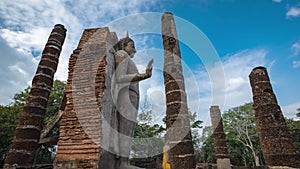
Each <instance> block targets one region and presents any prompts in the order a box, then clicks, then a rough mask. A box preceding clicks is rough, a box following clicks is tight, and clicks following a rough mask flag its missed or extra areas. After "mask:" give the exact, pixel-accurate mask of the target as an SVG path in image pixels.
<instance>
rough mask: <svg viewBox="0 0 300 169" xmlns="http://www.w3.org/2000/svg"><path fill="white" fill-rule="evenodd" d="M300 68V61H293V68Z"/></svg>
mask: <svg viewBox="0 0 300 169" xmlns="http://www.w3.org/2000/svg"><path fill="white" fill-rule="evenodd" d="M297 67H300V61H299V60H294V61H293V68H297Z"/></svg>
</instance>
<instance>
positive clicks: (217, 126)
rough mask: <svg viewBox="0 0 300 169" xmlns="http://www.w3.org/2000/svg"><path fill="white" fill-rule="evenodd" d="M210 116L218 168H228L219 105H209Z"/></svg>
mask: <svg viewBox="0 0 300 169" xmlns="http://www.w3.org/2000/svg"><path fill="white" fill-rule="evenodd" d="M210 118H211V123H212V127H213V138H214V148H215V154H216V157H217V166H218V169H230V168H231V166H230V159H229V153H228V150H227V144H226V135H225V133H224V129H223V121H222V117H221V112H220V109H219V106H211V107H210Z"/></svg>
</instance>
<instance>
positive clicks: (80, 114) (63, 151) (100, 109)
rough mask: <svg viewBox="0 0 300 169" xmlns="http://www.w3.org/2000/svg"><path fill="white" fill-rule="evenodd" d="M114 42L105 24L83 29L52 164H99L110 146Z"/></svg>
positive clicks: (89, 166) (84, 165)
mask: <svg viewBox="0 0 300 169" xmlns="http://www.w3.org/2000/svg"><path fill="white" fill-rule="evenodd" d="M115 43H117V37H116V35H115V34H114V33H111V32H109V30H108V28H95V29H86V30H85V31H84V32H83V35H82V37H81V39H80V42H79V44H78V47H77V49H75V50H74V52H73V54H72V55H71V57H70V61H69V76H68V80H67V85H66V98H67V102H66V107H65V110H64V114H63V116H62V119H61V122H60V136H59V142H58V151H57V155H56V158H55V162H54V168H74V169H75V168H76V169H77V168H99V166H100V165H101V164H100V162H99V161H101V158H102V157H103V156H102V155H103V154H104V153H107V151H106V150H108V149H109V145H108V144H109V143H110V141H109V140H108V139H109V135H107V134H109V133H110V129H109V127H108V126H109V125H110V124H111V122H112V121H113V120H115V117H114V111H113V109H114V107H113V102H112V99H111V89H110V88H111V84H110V83H111V77H112V73H113V70H114V57H113V53H112V47H113V45H114V44H115ZM105 134H106V137H105V138H104V137H103V135H105ZM105 139H106V140H105ZM106 158H108V157H106ZM112 162H113V161H112ZM106 163H107V161H106ZM107 164H108V163H107ZM102 168H103V167H102ZM104 168H108V169H109V168H110V167H108V166H104Z"/></svg>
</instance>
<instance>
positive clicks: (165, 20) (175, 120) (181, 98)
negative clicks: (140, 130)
mask: <svg viewBox="0 0 300 169" xmlns="http://www.w3.org/2000/svg"><path fill="white" fill-rule="evenodd" d="M162 38H163V45H164V84H165V92H166V105H167V111H166V113H167V116H166V125H167V142H168V144H169V147H170V148H171V149H170V150H169V151H168V153H169V157H170V164H171V168H184V169H195V167H196V162H195V155H194V148H193V143H192V135H191V129H190V121H189V115H188V107H187V97H186V93H185V86H184V78H183V75H182V65H181V54H180V49H179V41H178V37H177V32H176V27H175V21H174V17H173V14H172V13H169V12H166V13H164V14H163V15H162Z"/></svg>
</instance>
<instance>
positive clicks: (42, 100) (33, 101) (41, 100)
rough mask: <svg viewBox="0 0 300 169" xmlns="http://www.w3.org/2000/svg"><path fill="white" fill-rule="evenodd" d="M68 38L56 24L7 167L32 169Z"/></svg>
mask: <svg viewBox="0 0 300 169" xmlns="http://www.w3.org/2000/svg"><path fill="white" fill-rule="evenodd" d="M65 36H66V29H65V28H64V26H63V25H55V26H54V28H53V30H52V32H51V34H50V36H49V38H48V41H47V43H46V45H45V48H44V50H43V54H42V57H41V61H40V63H39V65H38V68H37V71H36V74H35V76H34V78H33V80H32V88H31V91H30V92H29V96H28V98H27V100H26V104H25V106H24V109H23V111H22V114H21V117H20V118H19V123H18V125H17V128H16V130H15V134H14V140H13V143H12V146H11V148H10V150H9V153H8V155H7V157H6V159H5V165H4V168H6V169H9V168H15V167H16V166H17V167H21V168H31V167H32V165H33V162H34V157H35V154H36V151H37V149H38V148H39V142H38V140H39V139H40V132H41V129H42V124H43V120H44V114H45V111H46V106H47V101H48V98H49V95H50V92H51V89H52V85H53V77H54V73H55V72H56V69H57V63H58V58H59V55H60V52H61V48H62V45H63V43H64V40H65Z"/></svg>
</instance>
